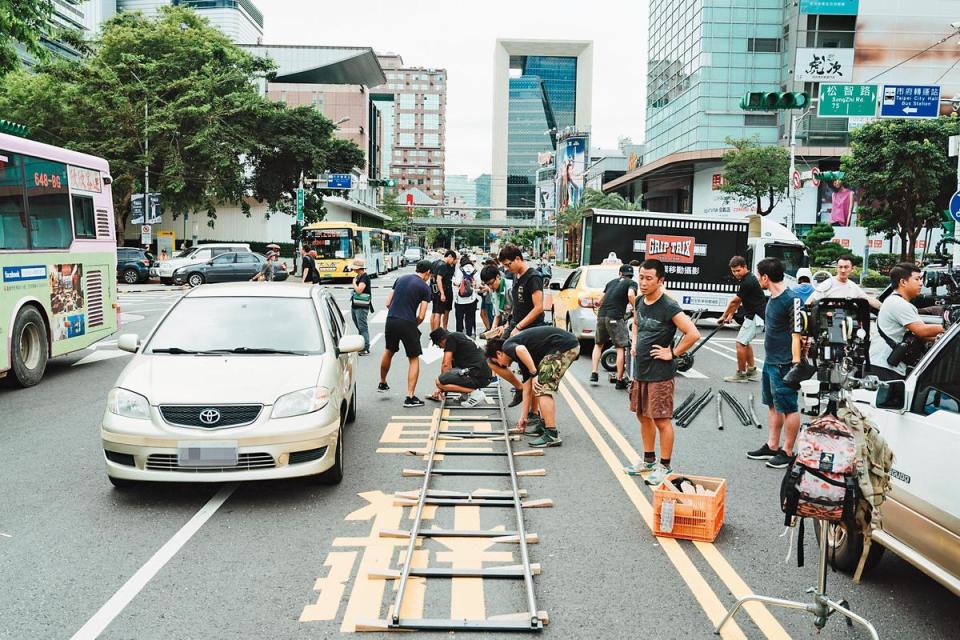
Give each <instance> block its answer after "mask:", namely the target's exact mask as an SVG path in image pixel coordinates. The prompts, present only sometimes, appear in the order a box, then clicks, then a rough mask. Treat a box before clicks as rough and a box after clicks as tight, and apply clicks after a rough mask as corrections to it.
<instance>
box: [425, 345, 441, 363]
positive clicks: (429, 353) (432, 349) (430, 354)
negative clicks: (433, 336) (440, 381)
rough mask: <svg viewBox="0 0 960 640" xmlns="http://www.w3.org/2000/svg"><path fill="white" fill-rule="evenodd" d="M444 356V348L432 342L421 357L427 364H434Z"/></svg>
mask: <svg viewBox="0 0 960 640" xmlns="http://www.w3.org/2000/svg"><path fill="white" fill-rule="evenodd" d="M442 357H443V349H441V348H440V347H438V346H437V345H434V344H431V345H430V346H429V347H427V349H426V351H424V352H423V354H421V356H420V358H421V359H422V360H423V361H424V362H426V363H427V364H432V363H434V362H436V361H437V360H439V359H440V358H442Z"/></svg>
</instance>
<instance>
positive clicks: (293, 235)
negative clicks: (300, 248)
mask: <svg viewBox="0 0 960 640" xmlns="http://www.w3.org/2000/svg"><path fill="white" fill-rule="evenodd" d="M299 237H300V225H298V224H292V225H290V239H291V240H293V241H296V240H297V238H299Z"/></svg>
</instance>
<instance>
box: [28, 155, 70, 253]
mask: <svg viewBox="0 0 960 640" xmlns="http://www.w3.org/2000/svg"><path fill="white" fill-rule="evenodd" d="M24 171H25V173H26V176H27V209H28V211H29V216H30V246H31V248H33V249H66V248H68V247H69V246H70V243H71V242H73V225H72V224H71V221H70V189H69V187H68V184H67V165H65V164H63V163H60V162H53V161H50V160H41V159H40V158H31V157H26V158H25V162H24Z"/></svg>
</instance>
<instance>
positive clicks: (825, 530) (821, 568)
mask: <svg viewBox="0 0 960 640" xmlns="http://www.w3.org/2000/svg"><path fill="white" fill-rule="evenodd" d="M818 525H819V527H820V559H819V561H818V563H817V586H816V587H811V588H810V589H807V593H810V594H813V602H799V601H796V600H784V599H782V598H772V597H770V596H758V595H756V594H750V595H749V596H744V597H742V598H740V599H739V600H737V602H736V604H734V605H733V607H732V608H731V609H730V610H729V611H727V615H725V616H724V617H723V620H721V621H720V624H718V625H717V628H716V629H714V630H713V632H714V633H715V634H717V635H720V629H722V628H723V625H725V624H726V623H727V621H728V620H730V619H732V618H733V616H734V615H736V613H737V611H739V610H740V607H742V606H743V605H745V604H746V603H748V602H762V603H763V604H769V605H771V606H774V607H784V608H785V609H800V610H801V611H807V612H809V613H812V614H813V615H814V616H816V617H815V619H814V621H813V624H814V626H815V627H817V630H818V631H819V630H820V629H823V627H824V626H826V624H827V618H829V617H830V616H832V615H833V614H834V613H840V614H842V615H843V616H845V617H846V618H847V626H850V627H852V626H853V623H854V622H856V623H857V624H859V625H860V626H862V627H863V628H865V629H866V630H867V631H868V632H869V633H870V637H871V638H872V639H873V640H880V636H879V635H877V630H876V629H875V628H874V627H873V625H872V624H870V621H869V620H867V619H866V618H864V617H862V616H858V615H857V614H855V613H854V612H853V611H851V610H850V608H849V607H850V604H849V603H848V602H847V601H846V600H839V601H834V600H831V599H830V598H828V597H827V551H828V549H827V536H828V535H830V523H829V522H827V521H826V520H820V521H818Z"/></svg>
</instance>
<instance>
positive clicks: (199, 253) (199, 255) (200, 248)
mask: <svg viewBox="0 0 960 640" xmlns="http://www.w3.org/2000/svg"><path fill="white" fill-rule="evenodd" d="M249 251H250V245H249V244H240V243H236V242H211V243H208V244H198V245H197V246H195V247H190V248H188V249H184V250H183V251H181V252H180V253H178V254H177V255H175V256H174V257H172V258H170V259H168V260H164V261H163V262H158V263H156V265H155V266H154V267H152V268H151V269H150V277H151V278H157V277H159V278H160V283H161V284H173V272H174V271H176V270H177V269H179V268H180V267H183V266H186V265H188V264H194V263H197V262H206V261H207V260H210V259H212V258H214V257H216V256H218V255H220V254H221V253H236V252H248V253H249Z"/></svg>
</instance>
